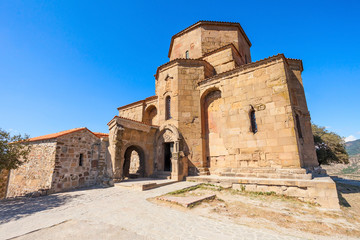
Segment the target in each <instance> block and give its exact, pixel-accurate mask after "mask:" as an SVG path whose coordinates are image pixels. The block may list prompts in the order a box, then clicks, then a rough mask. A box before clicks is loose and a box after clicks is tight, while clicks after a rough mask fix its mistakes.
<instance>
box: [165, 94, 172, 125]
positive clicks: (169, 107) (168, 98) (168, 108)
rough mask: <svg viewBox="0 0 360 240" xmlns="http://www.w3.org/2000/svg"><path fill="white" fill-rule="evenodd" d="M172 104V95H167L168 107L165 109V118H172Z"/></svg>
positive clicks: (166, 102)
mask: <svg viewBox="0 0 360 240" xmlns="http://www.w3.org/2000/svg"><path fill="white" fill-rule="evenodd" d="M170 104H171V98H170V96H167V97H166V100H165V107H166V109H165V111H166V112H165V120H168V119H170V118H171V106H170Z"/></svg>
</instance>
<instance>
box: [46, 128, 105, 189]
mask: <svg viewBox="0 0 360 240" xmlns="http://www.w3.org/2000/svg"><path fill="white" fill-rule="evenodd" d="M102 144H105V143H104V142H102V141H101V140H100V139H99V138H97V137H96V136H95V135H93V134H92V133H90V132H89V131H88V130H86V129H85V130H82V131H77V132H74V133H71V134H67V135H64V136H61V137H58V139H57V146H56V158H55V159H56V162H55V163H56V164H55V170H54V176H53V179H52V188H53V190H54V191H55V192H60V191H64V190H69V189H73V188H77V187H84V186H90V185H94V184H96V183H97V180H98V177H99V176H98V175H99V171H98V168H99V160H100V159H101V158H105V156H104V155H105V154H106V152H104V151H101V149H102V148H104V149H105V147H102ZM80 154H82V164H80ZM102 155H103V156H102ZM80 165H81V166H80ZM101 165H102V169H103V170H102V172H101V173H102V174H103V173H104V172H105V169H106V167H105V166H104V163H102V164H101Z"/></svg>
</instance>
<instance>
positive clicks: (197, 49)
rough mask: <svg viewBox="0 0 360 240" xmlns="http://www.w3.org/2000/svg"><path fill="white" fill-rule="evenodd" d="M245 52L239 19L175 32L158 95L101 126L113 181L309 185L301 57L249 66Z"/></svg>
mask: <svg viewBox="0 0 360 240" xmlns="http://www.w3.org/2000/svg"><path fill="white" fill-rule="evenodd" d="M250 47H251V42H250V40H249V39H248V37H247V36H246V34H245V32H244V30H243V29H242V27H241V26H240V24H239V23H229V22H211V21H200V22H197V23H195V24H194V25H192V26H190V27H188V28H186V29H184V30H183V31H181V32H179V33H177V34H175V35H174V36H173V37H172V38H171V43H170V48H169V55H168V57H169V59H170V60H169V62H167V63H165V64H163V65H161V66H159V67H158V68H157V70H156V74H155V93H156V94H155V96H151V97H148V98H146V99H144V100H141V101H138V102H134V103H131V104H128V105H126V106H122V107H119V108H118V111H119V115H118V116H115V117H114V118H113V119H112V120H111V121H110V122H109V123H108V125H109V142H110V146H109V151H110V155H111V161H112V167H113V173H114V178H115V179H118V180H121V179H123V178H125V177H128V176H129V175H130V174H137V175H138V176H143V177H148V176H153V177H154V176H155V177H156V176H168V178H171V179H174V180H183V179H184V178H185V177H186V176H196V175H218V176H236V177H242V176H245V177H262V178H273V177H274V176H276V178H284V179H289V178H290V179H293V178H299V179H311V174H310V175H309V174H307V173H309V172H312V171H313V170H314V168H316V167H318V165H319V164H318V161H317V158H316V153H315V148H314V142H313V135H312V132H311V124H310V114H309V111H308V108H307V104H306V98H305V93H304V87H303V81H302V78H301V73H302V71H303V65H302V61H301V60H297V59H290V58H286V57H285V56H284V54H278V55H275V56H272V57H269V58H266V59H263V60H260V61H256V62H252V60H251V52H250ZM134 151H135V152H136V154H137V156H138V157H137V159H138V164H137V165H136V166H138V169H137V170H135V171H134V170H133V169H132V170H131V169H130V166H134V164H133V163H131V161H132V160H131V159H132V157H131V156H133V155H134V154H133V153H134Z"/></svg>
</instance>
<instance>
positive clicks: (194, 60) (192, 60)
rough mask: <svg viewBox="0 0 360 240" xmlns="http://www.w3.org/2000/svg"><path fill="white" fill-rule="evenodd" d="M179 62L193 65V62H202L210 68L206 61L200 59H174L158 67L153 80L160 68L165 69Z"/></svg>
mask: <svg viewBox="0 0 360 240" xmlns="http://www.w3.org/2000/svg"><path fill="white" fill-rule="evenodd" d="M181 61H182V62H192V63H194V62H203V63H205V64H209V65H210V66H211V64H210V63H208V62H207V61H206V60H204V59H201V58H197V59H194V58H175V59H173V60H171V61H169V62H167V63H164V64H162V65H160V66H159V67H158V68H157V69H156V73H155V75H154V77H155V79H157V78H158V75H159V71H160V69H161V68H163V67H165V66H168V65H171V64H172V63H174V62H181Z"/></svg>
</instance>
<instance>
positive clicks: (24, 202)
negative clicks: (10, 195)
mask: <svg viewBox="0 0 360 240" xmlns="http://www.w3.org/2000/svg"><path fill="white" fill-rule="evenodd" d="M81 195H82V194H77V195H58V194H54V195H48V196H42V197H35V198H20V199H12V200H2V201H0V224H2V223H6V222H9V221H12V220H17V219H20V218H23V217H26V216H28V215H31V214H34V213H37V212H41V211H44V210H49V209H52V208H56V207H59V206H61V205H63V204H65V203H68V202H70V201H71V200H72V199H74V198H77V197H79V196H81Z"/></svg>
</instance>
